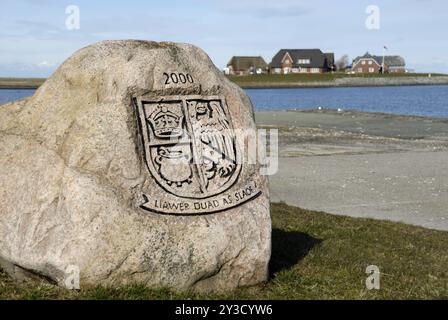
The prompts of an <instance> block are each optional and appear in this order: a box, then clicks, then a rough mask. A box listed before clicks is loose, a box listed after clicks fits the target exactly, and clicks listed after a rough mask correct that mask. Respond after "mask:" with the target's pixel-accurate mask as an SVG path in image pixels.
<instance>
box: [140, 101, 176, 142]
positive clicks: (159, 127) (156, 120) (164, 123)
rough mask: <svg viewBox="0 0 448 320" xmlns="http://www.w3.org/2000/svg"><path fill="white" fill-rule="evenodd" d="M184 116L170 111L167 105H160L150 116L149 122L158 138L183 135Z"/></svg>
mask: <svg viewBox="0 0 448 320" xmlns="http://www.w3.org/2000/svg"><path fill="white" fill-rule="evenodd" d="M183 118H184V117H183V116H179V115H177V114H176V113H174V112H172V111H170V110H169V109H168V107H167V106H164V105H159V106H158V107H157V110H155V111H154V112H153V113H152V114H151V115H150V116H149V119H148V120H149V122H150V123H151V126H152V127H153V130H154V135H155V136H156V137H158V138H172V137H179V136H181V135H182V123H183Z"/></svg>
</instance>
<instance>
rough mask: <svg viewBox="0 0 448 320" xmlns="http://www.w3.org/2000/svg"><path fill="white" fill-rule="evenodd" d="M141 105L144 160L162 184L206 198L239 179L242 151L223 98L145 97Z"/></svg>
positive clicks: (175, 192) (176, 191)
mask: <svg viewBox="0 0 448 320" xmlns="http://www.w3.org/2000/svg"><path fill="white" fill-rule="evenodd" d="M137 108H138V114H139V121H140V128H141V133H142V136H143V145H144V149H145V160H146V164H147V167H148V170H149V172H150V173H151V175H152V176H153V177H154V179H155V180H156V182H157V184H158V185H159V186H160V187H161V188H163V189H164V190H165V191H167V192H169V193H170V194H172V195H175V196H177V197H181V198H189V199H204V198H208V197H212V196H215V195H217V194H220V193H222V192H224V191H226V190H227V189H229V188H230V187H231V186H232V185H234V184H235V183H236V181H237V179H238V176H239V173H240V171H241V158H240V157H241V155H240V151H239V149H238V148H237V144H236V141H235V133H234V130H233V125H232V120H231V118H230V114H229V111H228V108H227V105H226V102H225V99H224V98H222V97H219V96H207V97H204V96H165V97H158V98H155V99H145V98H144V97H143V98H139V99H137Z"/></svg>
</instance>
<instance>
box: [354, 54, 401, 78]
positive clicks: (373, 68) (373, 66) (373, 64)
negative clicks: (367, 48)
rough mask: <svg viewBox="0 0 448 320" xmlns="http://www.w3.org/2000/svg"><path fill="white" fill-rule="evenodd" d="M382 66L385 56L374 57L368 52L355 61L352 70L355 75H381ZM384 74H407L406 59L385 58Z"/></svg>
mask: <svg viewBox="0 0 448 320" xmlns="http://www.w3.org/2000/svg"><path fill="white" fill-rule="evenodd" d="M382 64H383V56H374V55H371V54H370V53H368V52H366V54H364V55H363V56H361V57H356V58H355V60H353V66H352V70H353V72H354V73H380V72H381V66H382ZM384 72H385V73H397V72H406V63H405V61H404V59H403V58H402V57H400V56H384Z"/></svg>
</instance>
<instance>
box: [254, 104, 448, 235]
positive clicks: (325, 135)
mask: <svg viewBox="0 0 448 320" xmlns="http://www.w3.org/2000/svg"><path fill="white" fill-rule="evenodd" d="M256 119H257V123H258V125H259V126H260V127H276V128H279V133H280V137H279V152H280V160H279V171H278V173H277V174H276V175H274V176H271V177H270V184H271V192H272V200H273V201H285V202H286V203H288V204H291V205H295V206H299V207H302V208H307V209H313V210H322V211H326V212H329V213H334V214H342V215H349V216H355V217H369V218H378V219H389V220H394V221H401V222H405V223H410V224H415V225H420V226H424V227H428V228H434V229H440V230H448V120H446V119H445V120H444V119H431V118H424V117H405V116H393V115H387V114H373V113H360V112H336V111H328V110H324V111H317V110H315V111H289V112H287V111H281V112H257V113H256Z"/></svg>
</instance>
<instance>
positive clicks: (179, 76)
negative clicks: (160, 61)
mask: <svg viewBox="0 0 448 320" xmlns="http://www.w3.org/2000/svg"><path fill="white" fill-rule="evenodd" d="M163 75H164V76H165V84H170V83H174V84H176V83H187V82H189V83H194V80H193V77H192V76H191V74H189V73H187V74H184V73H176V72H172V73H170V74H168V73H166V72H164V73H163Z"/></svg>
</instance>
